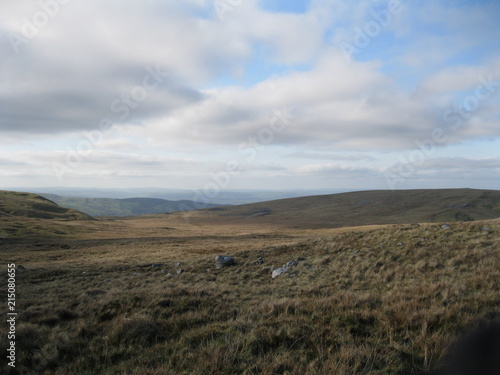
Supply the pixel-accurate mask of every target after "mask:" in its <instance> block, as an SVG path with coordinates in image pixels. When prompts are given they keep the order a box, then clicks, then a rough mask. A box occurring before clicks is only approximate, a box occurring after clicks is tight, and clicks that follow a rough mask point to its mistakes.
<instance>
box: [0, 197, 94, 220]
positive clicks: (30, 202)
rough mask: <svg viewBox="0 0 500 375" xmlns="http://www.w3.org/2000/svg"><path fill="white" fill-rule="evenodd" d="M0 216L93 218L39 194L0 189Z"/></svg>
mask: <svg viewBox="0 0 500 375" xmlns="http://www.w3.org/2000/svg"><path fill="white" fill-rule="evenodd" d="M0 216H4V217H25V218H35V219H58V220H94V218H93V217H91V216H89V215H87V214H85V213H83V212H80V211H77V210H74V209H72V208H66V207H61V206H59V205H58V204H56V203H54V202H52V201H51V200H49V199H47V198H44V197H42V196H40V195H36V194H31V193H20V192H13V191H0Z"/></svg>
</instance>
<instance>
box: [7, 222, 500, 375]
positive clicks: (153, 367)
mask: <svg viewBox="0 0 500 375" xmlns="http://www.w3.org/2000/svg"><path fill="white" fill-rule="evenodd" d="M148 220H150V221H149V224H151V225H153V224H154V225H153V226H151V225H149V226H148V225H147V223H148ZM157 220H158V219H157V218H151V219H147V218H146V219H143V220H135V221H134V220H121V221H118V222H116V221H115V222H111V221H110V222H104V223H103V225H104V228H106V226H107V225H109V227H110V228H118V230H117V231H116V232H113V234H114V235H115V236H117V235H120V234H121V233H126V234H127V236H123V238H120V239H107V240H106V239H101V240H76V239H72V240H71V239H67V238H66V239H64V240H63V239H59V240H51V241H41V240H40V241H38V242H33V241H31V242H25V243H12V244H2V245H0V246H1V247H0V252H1V254H2V258H3V259H5V260H6V261H8V262H16V263H17V264H23V265H24V266H25V267H26V268H27V271H26V272H23V273H19V274H18V275H17V276H18V282H17V289H18V311H19V313H20V315H19V316H18V332H17V344H18V347H19V348H20V350H19V352H18V355H19V357H18V364H19V367H18V371H19V373H21V374H81V375H84V374H89V375H90V374H121V375H125V374H127V375H136V374H137V375H139V374H141V375H143V374H146V375H153V374H157V375H159V374H247V375H250V374H269V375H271V374H347V375H348V374H400V373H403V372H405V373H406V374H412V373H417V371H420V370H428V369H430V368H434V367H436V365H437V364H438V363H439V362H440V361H441V360H442V358H443V355H444V353H445V351H446V348H447V346H448V344H449V343H450V341H451V340H452V339H453V338H454V337H455V336H456V335H457V334H458V333H459V332H460V331H461V330H462V329H464V328H465V327H467V326H468V325H469V324H471V323H473V322H474V321H476V320H477V319H478V318H482V317H493V316H495V314H497V313H498V311H499V310H498V308H499V306H498V301H499V300H500V292H499V290H500V285H499V283H500V282H499V280H500V271H499V270H500V258H499V253H498V244H499V233H500V221H498V220H492V221H487V222H472V223H456V224H452V228H451V229H450V230H443V229H441V227H440V225H437V224H429V225H421V226H413V225H391V226H378V227H363V228H351V229H340V230H317V231H314V230H304V231H278V230H277V229H276V228H272V227H269V226H267V227H265V228H262V227H247V228H241V227H239V229H238V227H235V226H229V225H228V226H225V227H219V226H211V225H210V224H209V223H206V224H205V225H202V226H199V227H193V226H191V225H189V224H187V223H184V222H180V221H179V222H175V221H174V219H170V220H172V221H171V222H168V223H166V222H162V224H161V225H164V226H168V227H169V228H175V229H168V230H167V229H166V230H165V236H159V235H158V231H156V232H155V228H157V227H158V225H160V223H159V222H158V221H157ZM483 226H488V227H490V228H491V231H489V232H486V231H484V230H482V227H483ZM119 228H121V229H119ZM132 229H134V230H132ZM149 233H151V234H153V233H156V237H155V238H138V237H142V236H144V235H145V234H149ZM92 235H95V232H94V233H93V234H92ZM107 236H110V234H109V233H108V232H106V231H103V232H102V237H107ZM126 237H128V238H126ZM134 237H135V238H134ZM144 237H147V236H144ZM216 254H227V255H232V256H234V257H235V259H236V261H237V263H238V264H237V265H236V266H234V267H230V268H225V269H220V270H218V269H215V267H214V262H213V258H214V255H216ZM259 257H262V258H263V259H264V261H265V263H264V264H256V263H257V260H258V258H259ZM293 259H298V261H299V265H297V266H295V267H294V268H292V270H291V271H290V272H289V273H287V274H284V275H282V276H280V277H279V278H276V279H274V280H273V279H271V275H270V269H269V268H266V267H270V266H281V265H283V264H284V263H286V262H288V261H290V260H293ZM177 262H181V263H182V264H181V265H180V266H176V263H177ZM152 263H163V264H164V265H163V266H161V267H151V264H152ZM179 268H182V269H183V270H184V272H183V273H181V274H179V275H177V274H176V270H177V269H179ZM168 273H172V274H174V275H175V276H167V274H168ZM4 278H5V275H2V282H4ZM4 285H5V284H4ZM2 329H4V326H3V327H2ZM4 337H5V335H3V334H2V339H3V340H4ZM3 344H5V343H4V342H2V347H3Z"/></svg>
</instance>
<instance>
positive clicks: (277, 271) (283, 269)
mask: <svg viewBox="0 0 500 375" xmlns="http://www.w3.org/2000/svg"><path fill="white" fill-rule="evenodd" d="M288 270H289V268H287V267H280V268H276V269H275V270H274V271H273V274H272V277H273V279H274V278H276V277H278V276H279V275H281V274H283V273H285V272H288Z"/></svg>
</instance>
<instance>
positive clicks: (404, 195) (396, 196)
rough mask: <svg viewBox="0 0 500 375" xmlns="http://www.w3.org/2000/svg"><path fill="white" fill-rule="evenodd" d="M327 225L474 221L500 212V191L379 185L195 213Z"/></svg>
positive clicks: (198, 217) (225, 218) (221, 219)
mask: <svg viewBox="0 0 500 375" xmlns="http://www.w3.org/2000/svg"><path fill="white" fill-rule="evenodd" d="M206 216H210V217H211V220H216V221H217V222H220V223H223V222H228V221H230V222H233V223H244V222H253V223H262V224H266V223H269V224H271V223H272V224H282V225H285V226H288V227H296V228H326V227H340V226H358V225H373V224H403V223H416V222H444V221H452V222H453V221H473V220H483V219H494V218H498V217H500V191H496V190H475V189H436V190H433V189H422V190H395V191H389V190H374V191H358V192H351V193H341V194H333V195H318V196H310V197H302V198H290V199H280V200H276V201H269V202H262V203H252V204H246V205H240V206H231V207H218V208H212V209H207V210H202V211H201V212H200V214H198V215H197V213H195V214H193V215H192V217H191V219H192V220H194V221H197V220H206Z"/></svg>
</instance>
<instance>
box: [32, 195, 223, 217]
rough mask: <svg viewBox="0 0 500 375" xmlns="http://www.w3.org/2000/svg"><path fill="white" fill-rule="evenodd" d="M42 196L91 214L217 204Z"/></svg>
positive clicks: (147, 212)
mask: <svg viewBox="0 0 500 375" xmlns="http://www.w3.org/2000/svg"><path fill="white" fill-rule="evenodd" d="M41 195H42V196H44V197H46V198H48V199H50V200H52V201H54V202H56V203H57V204H60V205H62V206H65V207H70V208H74V209H76V210H79V211H81V212H85V213H86V214H88V215H92V216H136V215H150V214H164V213H170V212H176V211H186V210H195V209H199V208H210V207H218V206H219V205H217V204H210V203H198V202H197V203H194V202H193V201H189V200H180V201H170V200H166V199H158V198H125V199H115V198H81V197H63V196H60V195H56V194H41Z"/></svg>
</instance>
